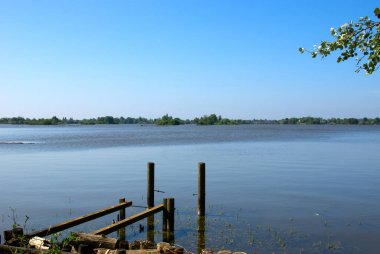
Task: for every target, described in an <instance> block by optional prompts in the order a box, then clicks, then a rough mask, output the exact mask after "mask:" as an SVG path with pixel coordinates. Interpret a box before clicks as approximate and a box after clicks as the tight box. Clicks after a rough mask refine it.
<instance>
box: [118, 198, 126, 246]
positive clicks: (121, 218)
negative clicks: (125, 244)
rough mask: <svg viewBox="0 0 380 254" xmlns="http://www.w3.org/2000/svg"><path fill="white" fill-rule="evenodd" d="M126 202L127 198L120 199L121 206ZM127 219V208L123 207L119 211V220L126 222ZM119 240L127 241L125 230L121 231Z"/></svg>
mask: <svg viewBox="0 0 380 254" xmlns="http://www.w3.org/2000/svg"><path fill="white" fill-rule="evenodd" d="M124 202H125V198H120V199H119V204H122V203H124ZM124 219H125V207H123V208H122V209H120V211H119V220H124ZM119 238H120V240H123V241H124V240H125V228H121V229H120V230H119Z"/></svg>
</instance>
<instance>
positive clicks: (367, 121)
mask: <svg viewBox="0 0 380 254" xmlns="http://www.w3.org/2000/svg"><path fill="white" fill-rule="evenodd" d="M0 124H20V125H22V124H26V125H67V124H81V125H94V124H156V125H181V124H196V125H239V124H300V125H302V124H305V125H312V124H317V125H322V124H325V125H326V124H328V125H337V124H350V125H379V124H380V118H379V117H376V118H367V117H364V118H329V119H324V118H321V117H310V116H309V117H299V118H297V117H291V118H284V119H281V120H267V119H253V120H242V119H228V118H222V116H217V115H216V114H211V115H205V116H202V117H199V118H198V117H196V118H194V119H193V120H188V119H187V120H183V119H180V118H178V117H176V118H174V117H172V116H169V115H168V114H166V115H164V116H162V117H161V118H157V119H148V118H143V117H138V118H132V117H127V118H124V117H112V116H104V117H98V118H90V119H82V120H74V119H72V118H69V119H67V118H66V117H64V118H62V119H59V118H57V117H55V116H53V117H52V118H39V119H35V118H33V119H30V118H23V117H11V118H0Z"/></svg>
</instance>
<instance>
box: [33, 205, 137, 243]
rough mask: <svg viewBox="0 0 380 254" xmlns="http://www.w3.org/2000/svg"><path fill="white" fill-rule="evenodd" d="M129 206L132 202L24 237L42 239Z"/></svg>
mask: <svg viewBox="0 0 380 254" xmlns="http://www.w3.org/2000/svg"><path fill="white" fill-rule="evenodd" d="M131 205H132V201H127V202H123V203H120V204H117V205H114V206H111V207H108V208H105V209H103V210H99V211H97V212H94V213H90V214H87V215H84V216H81V217H78V218H75V219H72V220H69V221H65V222H62V223H60V224H57V225H55V226H50V227H49V228H46V229H42V230H37V231H34V232H31V233H30V234H27V235H26V237H34V236H40V237H44V236H47V235H51V234H55V233H58V232H61V231H63V230H66V229H68V228H71V227H74V226H77V225H79V224H82V223H85V222H88V221H91V220H94V219H97V218H100V217H102V216H104V215H107V214H110V213H113V212H116V211H119V210H120V209H122V208H126V207H129V206H131Z"/></svg>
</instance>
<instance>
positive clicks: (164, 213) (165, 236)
mask: <svg viewBox="0 0 380 254" xmlns="http://www.w3.org/2000/svg"><path fill="white" fill-rule="evenodd" d="M162 204H163V205H164V210H163V211H162V241H163V242H168V199H167V198H164V199H163V201H162Z"/></svg>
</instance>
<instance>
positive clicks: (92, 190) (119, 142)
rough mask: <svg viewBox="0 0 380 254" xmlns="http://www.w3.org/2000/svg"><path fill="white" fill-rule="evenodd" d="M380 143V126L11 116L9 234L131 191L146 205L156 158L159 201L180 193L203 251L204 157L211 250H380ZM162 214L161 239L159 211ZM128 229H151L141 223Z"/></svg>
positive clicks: (5, 155) (180, 231) (1, 182)
mask: <svg viewBox="0 0 380 254" xmlns="http://www.w3.org/2000/svg"><path fill="white" fill-rule="evenodd" d="M19 143H22V144H19ZM379 151H380V127H379V126H271V125H241V126H173V127H158V126H138V125H116V126H53V127H41V126H32V127H30V126H8V125H6V126H5V125H3V126H1V125H0V165H1V168H0V193H1V194H0V204H1V206H0V231H1V232H2V231H3V230H4V229H6V228H10V227H11V225H12V223H13V221H14V220H15V221H16V222H17V223H19V224H20V225H22V226H25V227H26V229H27V230H29V231H30V230H33V229H40V228H44V227H46V226H47V225H49V224H56V223H58V222H61V221H63V220H67V219H70V218H73V217H76V216H80V215H83V214H86V213H89V212H93V211H95V210H98V209H101V208H104V207H107V206H109V205H113V204H115V203H117V202H118V199H119V198H120V197H126V199H128V200H132V201H133V202H134V204H135V205H143V206H144V205H146V163H147V162H148V161H153V162H155V163H156V189H159V190H162V191H164V192H165V193H164V194H163V193H156V203H159V202H160V201H161V200H162V198H163V197H169V196H173V197H175V198H176V208H177V213H176V216H177V217H176V236H175V241H176V243H177V244H180V245H183V246H184V247H185V248H187V249H189V250H191V251H197V244H198V241H199V238H198V237H199V236H198V234H197V219H196V205H197V198H196V196H194V195H193V194H194V193H196V192H197V163H198V162H200V161H203V162H205V163H206V170H207V197H206V200H207V217H206V232H205V239H206V240H205V245H206V247H208V248H215V249H221V248H225V249H231V250H243V251H247V252H249V253H253V251H257V252H258V253H272V252H273V251H274V252H276V253H330V252H332V253H379V248H378V243H379V241H380V156H379ZM141 210H142V209H141V208H137V207H134V208H128V209H127V214H129V215H132V214H133V213H136V212H139V211H141ZM25 215H27V216H28V217H29V219H28V220H27V221H26V223H25V220H26V216H25ZM114 217H115V215H112V216H107V217H105V218H104V219H100V220H96V221H94V222H91V223H86V224H84V225H82V226H80V227H78V228H77V230H84V231H87V232H89V231H91V230H95V229H98V228H100V227H102V226H105V225H108V224H109V223H110V222H111V221H112V219H114ZM156 223H157V227H156V229H157V230H156V232H155V240H156V241H161V235H160V232H159V229H160V228H161V226H160V215H156ZM127 237H128V238H129V239H142V238H145V237H146V232H142V233H140V232H139V231H138V229H137V228H136V227H135V226H132V227H129V228H128V234H127ZM201 242H202V241H201Z"/></svg>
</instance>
